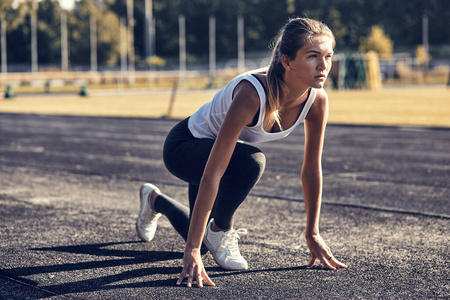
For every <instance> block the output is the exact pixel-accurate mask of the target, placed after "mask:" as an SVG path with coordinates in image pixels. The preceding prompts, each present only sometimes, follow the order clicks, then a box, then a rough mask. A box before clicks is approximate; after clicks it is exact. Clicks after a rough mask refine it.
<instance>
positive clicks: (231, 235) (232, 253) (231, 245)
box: [203, 219, 248, 270]
mask: <svg viewBox="0 0 450 300" xmlns="http://www.w3.org/2000/svg"><path fill="white" fill-rule="evenodd" d="M212 222H213V219H211V220H210V221H209V223H208V226H207V227H206V230H205V235H204V237H203V243H204V244H205V245H206V247H207V248H208V250H209V251H210V252H211V254H212V255H213V257H214V260H215V261H216V263H217V264H218V265H219V266H220V267H221V268H223V269H226V270H247V269H248V264H247V261H246V260H245V258H243V257H242V255H241V252H240V251H239V247H238V240H239V238H240V237H239V234H241V235H243V234H247V229H238V230H233V229H232V230H230V231H212V229H211V226H212Z"/></svg>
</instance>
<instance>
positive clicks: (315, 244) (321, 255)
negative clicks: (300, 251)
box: [306, 234, 347, 270]
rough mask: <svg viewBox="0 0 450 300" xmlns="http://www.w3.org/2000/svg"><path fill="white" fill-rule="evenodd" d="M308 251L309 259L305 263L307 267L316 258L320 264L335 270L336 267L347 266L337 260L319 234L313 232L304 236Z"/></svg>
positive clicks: (311, 264) (312, 263) (314, 261)
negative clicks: (309, 253)
mask: <svg viewBox="0 0 450 300" xmlns="http://www.w3.org/2000/svg"><path fill="white" fill-rule="evenodd" d="M306 242H307V244H308V248H309V251H311V260H310V261H309V263H308V264H307V266H308V267H311V266H313V265H314V264H315V263H316V260H317V259H319V260H320V261H321V262H322V264H323V265H324V266H325V267H326V268H327V269H330V270H336V268H335V267H338V268H347V266H346V265H345V264H343V263H341V262H340V261H338V260H337V259H336V258H335V257H334V256H333V253H331V250H330V248H329V247H328V246H327V245H326V244H325V241H324V240H323V239H322V237H321V236H320V234H315V235H312V236H307V237H306Z"/></svg>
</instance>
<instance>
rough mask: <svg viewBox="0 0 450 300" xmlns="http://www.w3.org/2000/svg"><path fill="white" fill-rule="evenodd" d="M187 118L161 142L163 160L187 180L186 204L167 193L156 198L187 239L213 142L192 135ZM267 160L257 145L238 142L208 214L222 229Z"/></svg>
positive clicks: (257, 178) (230, 220) (258, 176)
mask: <svg viewBox="0 0 450 300" xmlns="http://www.w3.org/2000/svg"><path fill="white" fill-rule="evenodd" d="M188 120H189V118H187V119H185V120H183V121H181V122H180V123H178V124H177V125H176V126H175V127H174V128H173V129H172V130H171V131H170V133H169V135H168V136H167V138H166V141H165V143H164V152H163V156H164V163H165V165H166V167H167V169H168V170H169V171H170V172H171V173H172V174H173V175H175V176H176V177H178V178H180V179H181V180H183V181H186V182H187V183H188V184H189V207H190V209H189V208H187V207H186V206H184V205H182V204H181V203H179V202H177V201H175V200H173V199H171V198H170V197H168V196H166V195H159V196H158V197H157V198H156V200H155V209H156V211H158V212H161V213H162V214H163V215H165V216H166V217H167V218H168V219H169V221H170V222H171V224H172V226H173V227H174V228H175V230H176V231H177V232H178V233H179V234H180V235H181V236H182V237H183V238H184V240H186V239H187V234H188V230H189V222H190V218H191V215H192V210H193V208H194V203H195V200H196V198H197V193H198V188H199V184H200V180H201V178H202V175H203V170H204V169H205V165H206V162H207V160H208V157H209V153H210V152H211V149H212V146H213V144H214V141H215V140H213V139H198V138H195V137H194V136H193V135H192V134H191V132H190V130H189V128H188ZM265 164H266V159H265V156H264V154H263V153H262V152H261V150H259V149H258V148H256V147H253V146H250V145H247V144H243V143H237V144H236V148H235V150H234V152H233V155H232V157H231V160H230V163H229V165H228V167H227V169H226V171H225V174H224V175H223V177H222V179H221V181H220V184H219V190H218V194H217V197H216V200H215V202H214V206H213V209H212V212H211V215H210V218H214V223H215V224H216V225H217V226H218V227H219V228H222V229H230V228H232V223H233V215H234V213H235V212H236V210H237V208H238V207H239V205H241V203H242V202H244V200H245V198H246V197H247V195H248V193H249V192H250V190H251V189H252V188H253V186H255V184H256V183H257V182H258V181H259V179H260V178H261V175H262V173H263V171H264V167H265Z"/></svg>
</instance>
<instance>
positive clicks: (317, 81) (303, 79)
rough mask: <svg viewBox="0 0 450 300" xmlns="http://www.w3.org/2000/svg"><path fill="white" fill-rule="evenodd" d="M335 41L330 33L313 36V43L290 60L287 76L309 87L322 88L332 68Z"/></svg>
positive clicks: (304, 47) (308, 44)
mask: <svg viewBox="0 0 450 300" xmlns="http://www.w3.org/2000/svg"><path fill="white" fill-rule="evenodd" d="M333 42H334V40H333V39H332V38H331V37H329V36H328V35H319V36H315V37H313V38H312V40H311V43H307V44H306V45H305V46H303V47H302V48H300V50H298V51H297V56H296V57H295V59H294V60H289V66H290V69H289V68H288V69H286V76H290V77H291V79H293V82H296V83H297V84H301V85H302V86H303V85H305V86H306V87H307V88H309V87H313V88H322V87H323V85H324V83H325V80H326V79H327V76H328V73H329V72H330V69H331V58H332V56H333V53H334V51H333Z"/></svg>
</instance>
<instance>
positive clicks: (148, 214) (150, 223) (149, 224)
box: [136, 183, 162, 242]
mask: <svg viewBox="0 0 450 300" xmlns="http://www.w3.org/2000/svg"><path fill="white" fill-rule="evenodd" d="M156 189H158V188H157V187H156V186H154V185H153V184H150V183H146V184H144V185H143V186H142V187H141V189H140V191H139V198H140V202H141V210H140V211H139V215H138V217H137V220H136V232H137V235H138V237H139V238H140V239H141V240H142V241H144V242H149V241H151V240H152V239H153V237H154V236H155V232H156V226H157V223H158V219H159V218H160V217H161V216H162V214H161V213H158V212H156V211H154V210H153V209H152V208H151V206H150V195H151V194H152V193H153V191H154V190H156Z"/></svg>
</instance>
